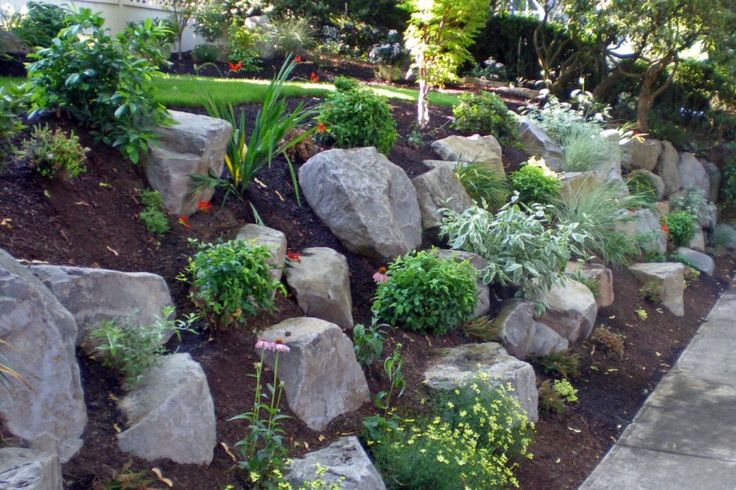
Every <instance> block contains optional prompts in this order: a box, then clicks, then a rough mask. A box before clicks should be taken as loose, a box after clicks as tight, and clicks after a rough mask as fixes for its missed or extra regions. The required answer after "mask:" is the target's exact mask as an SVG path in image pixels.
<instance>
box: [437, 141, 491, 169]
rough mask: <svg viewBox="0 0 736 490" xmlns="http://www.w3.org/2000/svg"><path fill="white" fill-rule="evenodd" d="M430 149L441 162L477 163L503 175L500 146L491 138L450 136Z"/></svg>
mask: <svg viewBox="0 0 736 490" xmlns="http://www.w3.org/2000/svg"><path fill="white" fill-rule="evenodd" d="M432 149H433V150H434V152H435V153H437V154H438V155H439V156H440V157H442V159H443V160H446V161H452V162H466V163H469V162H479V163H485V164H487V165H488V166H490V167H491V168H493V169H494V170H495V171H496V172H498V174H499V175H504V170H503V162H502V161H501V151H502V150H501V145H500V144H499V143H498V141H496V138H494V137H493V136H490V135H488V136H480V135H478V134H474V135H473V136H458V135H452V136H448V137H446V138H442V139H441V140H437V141H435V142H433V143H432Z"/></svg>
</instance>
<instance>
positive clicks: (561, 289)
mask: <svg viewBox="0 0 736 490" xmlns="http://www.w3.org/2000/svg"><path fill="white" fill-rule="evenodd" d="M541 300H542V301H543V302H544V303H545V304H546V305H547V309H546V310H545V312H544V314H542V316H540V317H539V318H538V319H537V320H538V321H539V322H540V323H543V324H544V325H547V326H548V327H550V328H551V329H552V330H554V331H555V332H557V333H558V334H560V335H561V336H563V337H565V338H566V339H567V340H568V341H569V342H570V343H571V344H573V343H575V342H577V341H579V340H585V339H587V338H588V337H590V334H591V332H592V331H593V327H595V319H596V316H597V315H598V304H597V303H596V301H595V297H594V296H593V293H592V292H591V291H590V289H588V287H587V286H585V284H583V283H581V282H578V281H575V280H573V279H569V278H567V279H564V280H563V281H559V282H557V283H555V284H554V285H553V286H552V287H551V288H550V289H549V291H547V292H546V293H545V294H544V295H543V296H542V298H541Z"/></svg>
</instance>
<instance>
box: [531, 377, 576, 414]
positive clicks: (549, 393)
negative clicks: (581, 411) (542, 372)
mask: <svg viewBox="0 0 736 490" xmlns="http://www.w3.org/2000/svg"><path fill="white" fill-rule="evenodd" d="M577 394H578V390H577V389H576V388H575V387H574V386H573V385H572V384H571V383H570V382H569V381H568V380H567V379H556V380H554V381H552V380H549V379H548V380H545V381H544V382H542V384H541V385H540V386H539V407H540V408H541V409H542V410H548V411H550V412H555V413H560V414H561V413H564V412H565V410H566V409H567V405H568V404H571V403H577V401H578V396H577Z"/></svg>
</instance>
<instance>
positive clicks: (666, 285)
mask: <svg viewBox="0 0 736 490" xmlns="http://www.w3.org/2000/svg"><path fill="white" fill-rule="evenodd" d="M629 270H630V271H631V272H632V273H633V274H634V276H635V277H636V278H637V279H638V280H639V282H640V283H642V284H646V283H648V282H649V281H653V282H654V283H655V284H657V285H658V286H659V287H660V288H661V291H662V305H663V306H664V307H665V308H667V309H668V310H669V311H670V312H672V314H673V315H675V316H683V315H684V314H685V304H684V301H683V293H684V291H685V266H684V265H682V264H680V263H679V262H650V263H643V264H634V265H632V266H630V267H629Z"/></svg>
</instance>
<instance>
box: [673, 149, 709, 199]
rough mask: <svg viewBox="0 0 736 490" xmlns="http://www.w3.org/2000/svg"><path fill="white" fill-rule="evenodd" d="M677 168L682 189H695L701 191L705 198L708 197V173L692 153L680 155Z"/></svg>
mask: <svg viewBox="0 0 736 490" xmlns="http://www.w3.org/2000/svg"><path fill="white" fill-rule="evenodd" d="M678 168H679V169H680V177H681V178H682V186H683V187H685V188H687V187H697V188H699V189H702V190H703V192H704V193H705V196H706V197H707V196H709V195H710V177H708V172H707V171H706V170H705V167H704V166H703V164H702V163H700V162H699V161H698V159H697V158H695V156H694V155H693V154H692V153H680V162H679V163H678Z"/></svg>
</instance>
